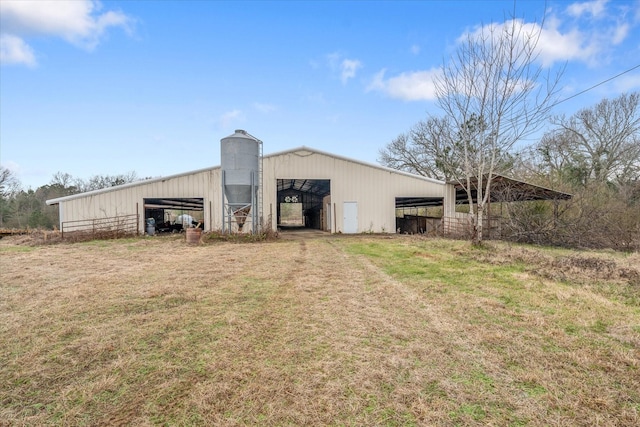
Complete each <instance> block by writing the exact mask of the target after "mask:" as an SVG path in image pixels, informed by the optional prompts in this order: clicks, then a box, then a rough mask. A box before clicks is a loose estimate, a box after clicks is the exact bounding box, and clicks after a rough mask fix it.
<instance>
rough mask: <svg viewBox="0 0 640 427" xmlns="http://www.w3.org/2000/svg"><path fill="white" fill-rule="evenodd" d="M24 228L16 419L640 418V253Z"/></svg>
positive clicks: (18, 284) (6, 282) (537, 422)
mask: <svg viewBox="0 0 640 427" xmlns="http://www.w3.org/2000/svg"><path fill="white" fill-rule="evenodd" d="M23 239H24V238H23ZM21 242H22V243H21ZM20 243H21V244H20ZM25 243H26V241H24V240H22V241H21V240H19V238H10V239H9V238H7V239H2V240H0V425H3V426H4V425H7V426H23V425H24V426H32V425H65V426H78V425H109V426H111V425H132V426H146V425H169V426H173V425H176V426H187V425H216V426H249V425H251V426H253V425H259V426H316V425H318V426H455V425H461V426H473V425H478V426H479V425H494V426H525V425H526V426H560V425H562V426H573V425H582V426H596V425H597V426H637V425H640V255H639V254H617V253H612V252H607V253H603V252H600V253H596V252H577V251H566V250H560V249H544V248H534V247H529V246H512V245H507V244H499V243H491V244H489V246H488V247H487V248H484V249H476V248H472V247H471V246H469V244H468V243H466V242H456V241H447V240H434V239H430V240H427V239H420V238H411V237H402V236H397V237H385V236H353V237H333V236H332V237H321V238H316V239H311V240H300V239H298V240H288V239H280V240H277V241H273V242H262V243H229V242H214V241H210V242H208V243H204V244H200V245H195V246H194V245H187V244H186V243H185V242H184V241H183V240H182V239H179V238H177V237H166V238H163V237H157V236H156V237H154V238H134V239H124V240H113V241H91V242H85V243H74V244H65V243H62V244H54V245H40V246H30V245H27V244H25Z"/></svg>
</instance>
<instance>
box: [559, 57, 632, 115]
mask: <svg viewBox="0 0 640 427" xmlns="http://www.w3.org/2000/svg"><path fill="white" fill-rule="evenodd" d="M636 68H640V64H638V65H636V66H635V67H631V68H629V69H628V70H626V71H623V72H621V73H619V74H616V75H615V76H613V77H610V78H608V79H607V80H603V81H601V82H600V83H596V84H594V85H593V86H591V87H589V88H587V89H585V90H582V91H580V92H578V93H575V94H573V95H571V96H569V97H567V98H565V99H563V100H560V101H558V102H556V103H555V104H553V105H552V106H551V107H549V108H553V107H555V106H556V105H558V104H561V103H563V102H565V101H568V100H570V99H573V98H575V97H576V96H579V95H582V94H583V93H585V92H589V91H590V90H593V89H595V88H597V87H598V86H601V85H603V84H605V83H607V82H610V81H611V80H613V79H617V78H618V77H620V76H621V75H623V74H627V73H629V72H631V71H633V70H635V69H636Z"/></svg>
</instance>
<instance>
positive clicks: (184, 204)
mask: <svg viewBox="0 0 640 427" xmlns="http://www.w3.org/2000/svg"><path fill="white" fill-rule="evenodd" d="M144 218H145V230H149V227H150V226H153V227H154V228H155V232H157V233H177V232H180V231H183V230H184V229H185V228H194V227H197V228H201V229H204V198H201V197H191V198H175V197H159V198H152V199H151V198H149V199H144Z"/></svg>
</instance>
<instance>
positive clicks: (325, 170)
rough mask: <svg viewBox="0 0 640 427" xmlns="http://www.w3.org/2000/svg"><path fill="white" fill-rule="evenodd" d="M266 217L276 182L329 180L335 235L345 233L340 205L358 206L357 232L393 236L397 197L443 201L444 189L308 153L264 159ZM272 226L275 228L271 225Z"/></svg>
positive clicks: (273, 202) (271, 209)
mask: <svg viewBox="0 0 640 427" xmlns="http://www.w3.org/2000/svg"><path fill="white" fill-rule="evenodd" d="M263 168H264V174H265V175H264V194H265V216H267V215H268V214H269V213H272V215H274V216H275V212H276V209H277V205H276V203H277V199H276V189H275V187H276V180H277V179H288V178H299V179H302V178H306V179H329V180H331V202H332V205H333V206H334V210H335V218H334V219H335V220H336V221H337V222H336V226H337V228H336V229H337V231H339V232H341V231H343V230H344V224H343V223H342V221H343V211H342V209H343V202H354V201H356V202H358V232H368V231H372V232H391V233H393V232H395V198H396V197H444V185H443V184H441V183H438V182H434V181H433V180H427V179H421V178H419V177H413V176H408V175H406V174H399V173H395V172H392V171H389V170H385V169H382V168H377V167H373V166H367V165H365V164H362V163H359V162H351V161H349V160H345V159H342V158H336V157H332V156H329V155H325V154H320V153H315V152H313V151H310V150H300V151H299V152H296V153H283V154H282V155H280V156H274V157H266V158H265V159H264V166H263ZM274 226H275V225H274Z"/></svg>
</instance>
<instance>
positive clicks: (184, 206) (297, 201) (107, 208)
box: [47, 131, 455, 233]
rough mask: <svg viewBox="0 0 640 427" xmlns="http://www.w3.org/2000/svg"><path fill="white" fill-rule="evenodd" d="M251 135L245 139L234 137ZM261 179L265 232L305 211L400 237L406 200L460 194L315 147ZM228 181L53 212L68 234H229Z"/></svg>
mask: <svg viewBox="0 0 640 427" xmlns="http://www.w3.org/2000/svg"><path fill="white" fill-rule="evenodd" d="M246 135H248V134H246V132H244V131H237V132H236V133H235V134H234V135H232V136H231V137H234V136H239V137H241V138H242V137H243V136H244V137H245V138H246V137H247V136H246ZM231 137H229V138H231ZM249 137H250V136H249ZM251 138H252V137H251ZM223 155H224V154H223ZM258 173H259V180H258V188H259V189H260V191H258V196H257V199H259V203H255V206H256V207H257V208H258V209H255V208H253V209H254V210H258V211H259V218H260V219H259V220H258V221H259V222H260V223H261V224H262V226H263V227H271V228H272V229H273V230H276V229H277V227H278V225H286V224H287V221H289V224H291V218H290V217H292V216H293V218H294V220H295V219H296V211H297V215H298V223H297V224H298V225H303V226H306V227H309V228H314V229H318V230H325V231H328V232H332V233H362V232H390V233H394V232H396V205H397V201H398V200H421V201H429V202H433V203H435V204H439V205H441V206H442V205H443V203H444V205H445V206H446V205H447V203H452V204H454V203H455V195H454V194H453V193H452V192H451V190H452V189H453V187H452V186H451V185H449V184H446V183H444V182H442V181H438V180H435V179H430V178H425V177H422V176H418V175H413V174H410V173H406V172H401V171H397V170H393V169H389V168H386V167H382V166H377V165H372V164H368V163H365V162H361V161H357V160H353V159H348V158H345V157H341V156H336V155H333V154H329V153H325V152H322V151H318V150H315V149H311V148H307V147H301V148H296V149H292V150H288V151H283V152H279V153H274V154H270V155H266V156H260V170H259V172H258ZM223 176H224V172H223V168H222V167H221V166H217V167H212V168H208V169H201V170H195V171H192V172H186V173H182V174H178V175H172V176H167V177H162V178H154V179H147V180H142V181H137V182H133V183H128V184H124V185H120V186H116V187H110V188H104V189H100V190H95V191H89V192H86V193H80V194H74V195H71V196H66V197H60V198H57V199H52V200H47V204H48V205H56V204H57V205H58V206H59V213H60V229H61V230H62V231H63V232H65V231H70V230H81V229H89V228H91V227H95V224H96V221H98V222H99V221H105V220H107V219H114V218H125V217H134V216H135V228H136V229H137V230H145V224H147V225H148V224H149V222H148V221H149V218H154V220H153V221H154V222H155V224H156V228H157V229H159V230H160V229H162V228H163V227H168V228H171V227H174V226H175V223H176V222H179V220H180V219H179V218H178V217H179V216H182V217H183V218H184V216H183V215H181V214H188V215H189V218H190V219H194V222H195V221H197V223H198V225H199V226H200V227H201V228H203V229H204V230H205V231H211V230H222V229H224V227H225V222H226V220H227V219H226V218H225V216H226V215H225V213H224V204H225V203H226V198H225V197H223V194H224V193H225V192H224V191H223ZM447 187H449V189H450V191H449V193H450V194H451V197H450V199H447V194H446V193H447V191H446V189H447ZM452 206H453V205H452ZM291 208H293V209H291ZM291 211H293V212H294V213H293V214H292V213H291ZM287 216H288V217H287ZM285 217H287V218H285ZM251 221H252V219H251V217H248V218H247V219H246V222H251ZM253 221H256V220H255V219H253ZM293 223H294V224H295V221H293ZM180 225H182V224H180ZM185 225H186V224H185ZM242 225H243V224H240V223H239V221H234V223H233V224H232V225H231V229H230V230H231V231H242V230H245V231H246V230H247V229H248V227H247V226H246V225H245V226H244V227H242Z"/></svg>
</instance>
